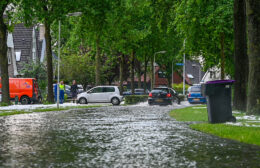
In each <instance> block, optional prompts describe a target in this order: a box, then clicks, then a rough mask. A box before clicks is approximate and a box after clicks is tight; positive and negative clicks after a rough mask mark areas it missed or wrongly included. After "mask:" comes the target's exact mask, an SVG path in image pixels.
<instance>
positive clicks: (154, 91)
mask: <svg viewBox="0 0 260 168" xmlns="http://www.w3.org/2000/svg"><path fill="white" fill-rule="evenodd" d="M160 92H166V93H167V91H166V90H162V89H156V90H152V91H151V93H160Z"/></svg>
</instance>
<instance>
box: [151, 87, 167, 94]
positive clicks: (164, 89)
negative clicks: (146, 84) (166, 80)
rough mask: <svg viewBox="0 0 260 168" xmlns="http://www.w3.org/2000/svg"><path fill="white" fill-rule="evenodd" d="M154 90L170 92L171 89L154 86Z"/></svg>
mask: <svg viewBox="0 0 260 168" xmlns="http://www.w3.org/2000/svg"><path fill="white" fill-rule="evenodd" d="M154 90H162V91H164V92H167V93H168V92H169V89H168V88H154Z"/></svg>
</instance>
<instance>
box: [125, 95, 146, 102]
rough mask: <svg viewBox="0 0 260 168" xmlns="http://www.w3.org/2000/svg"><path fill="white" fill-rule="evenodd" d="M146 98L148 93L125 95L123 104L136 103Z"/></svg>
mask: <svg viewBox="0 0 260 168" xmlns="http://www.w3.org/2000/svg"><path fill="white" fill-rule="evenodd" d="M147 99H148V95H129V96H125V104H137V103H140V102H145V101H147Z"/></svg>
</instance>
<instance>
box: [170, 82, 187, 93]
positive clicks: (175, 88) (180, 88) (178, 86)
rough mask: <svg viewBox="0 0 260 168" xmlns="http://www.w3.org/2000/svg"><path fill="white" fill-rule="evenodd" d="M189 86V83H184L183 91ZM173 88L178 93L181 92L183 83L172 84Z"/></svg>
mask: <svg viewBox="0 0 260 168" xmlns="http://www.w3.org/2000/svg"><path fill="white" fill-rule="evenodd" d="M189 87H190V85H187V84H186V85H185V91H186V92H187V90H188V88H189ZM172 88H173V89H174V90H176V91H177V92H178V93H182V92H183V83H179V84H174V85H173V87H172Z"/></svg>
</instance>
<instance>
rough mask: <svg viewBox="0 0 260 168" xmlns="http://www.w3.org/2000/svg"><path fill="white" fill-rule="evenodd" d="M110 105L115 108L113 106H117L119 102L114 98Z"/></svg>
mask: <svg viewBox="0 0 260 168" xmlns="http://www.w3.org/2000/svg"><path fill="white" fill-rule="evenodd" d="M111 103H112V104H113V105H114V106H115V105H119V104H120V101H119V99H118V98H116V97H114V98H112V100H111Z"/></svg>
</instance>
